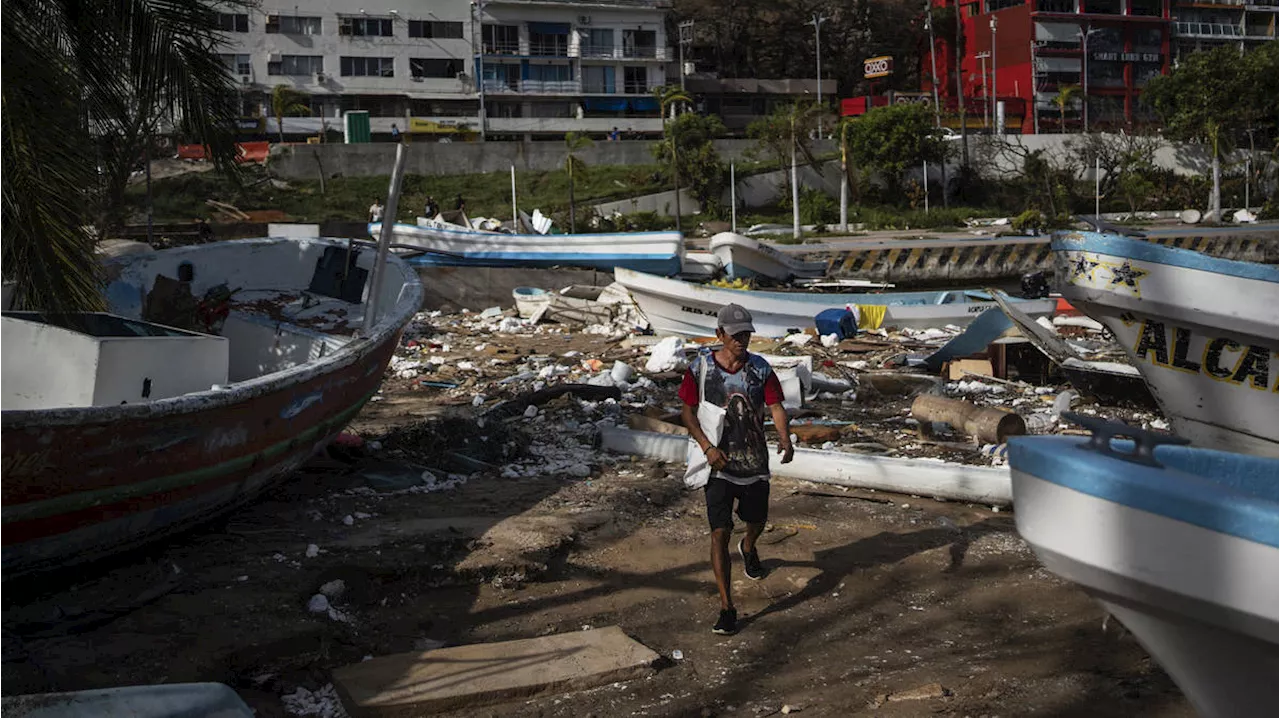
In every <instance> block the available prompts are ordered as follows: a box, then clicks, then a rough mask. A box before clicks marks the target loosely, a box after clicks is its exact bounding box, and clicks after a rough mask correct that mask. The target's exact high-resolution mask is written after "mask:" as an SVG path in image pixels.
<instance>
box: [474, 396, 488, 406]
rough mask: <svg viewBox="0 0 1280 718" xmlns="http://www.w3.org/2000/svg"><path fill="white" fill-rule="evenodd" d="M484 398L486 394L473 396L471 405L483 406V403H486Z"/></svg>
mask: <svg viewBox="0 0 1280 718" xmlns="http://www.w3.org/2000/svg"><path fill="white" fill-rule="evenodd" d="M484 400H485V396H484V394H476V395H475V396H473V397H471V405H472V406H483V405H484Z"/></svg>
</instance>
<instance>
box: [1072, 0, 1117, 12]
mask: <svg viewBox="0 0 1280 718" xmlns="http://www.w3.org/2000/svg"><path fill="white" fill-rule="evenodd" d="M1080 2H1081V5H1083V11H1084V12H1085V13H1088V14H1090V15H1119V14H1120V5H1121V0H1080Z"/></svg>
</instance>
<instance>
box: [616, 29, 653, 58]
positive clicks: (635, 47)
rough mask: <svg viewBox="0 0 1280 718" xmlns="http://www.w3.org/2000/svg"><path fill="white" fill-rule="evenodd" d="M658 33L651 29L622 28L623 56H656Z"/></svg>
mask: <svg viewBox="0 0 1280 718" xmlns="http://www.w3.org/2000/svg"><path fill="white" fill-rule="evenodd" d="M657 54H658V33H657V32H655V31H653V30H623V31H622V56H623V57H657Z"/></svg>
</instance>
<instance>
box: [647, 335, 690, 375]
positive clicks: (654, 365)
mask: <svg viewBox="0 0 1280 718" xmlns="http://www.w3.org/2000/svg"><path fill="white" fill-rule="evenodd" d="M687 363H688V362H687V361H685V357H684V340H683V339H681V338H680V337H667V338H665V339H663V340H662V341H660V342H658V343H657V344H654V345H653V349H652V350H650V352H649V361H647V362H645V365H644V370H645V371H647V372H649V373H650V374H657V373H659V372H664V371H676V370H678V369H683V368H684V367H685V365H686V364H687Z"/></svg>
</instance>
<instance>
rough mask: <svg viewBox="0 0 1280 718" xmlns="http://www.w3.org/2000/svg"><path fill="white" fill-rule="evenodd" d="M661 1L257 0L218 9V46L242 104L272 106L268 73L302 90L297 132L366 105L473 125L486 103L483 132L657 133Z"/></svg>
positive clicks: (378, 121)
mask: <svg viewBox="0 0 1280 718" xmlns="http://www.w3.org/2000/svg"><path fill="white" fill-rule="evenodd" d="M668 8H669V2H667V0H619V2H618V3H617V4H614V3H610V2H608V0H601V1H599V2H575V1H573V0H558V1H548V2H541V1H538V0H524V1H521V0H505V1H504V0H490V1H488V2H483V1H482V2H480V3H478V5H477V4H473V3H472V2H470V1H469V0H432V2H428V3H419V4H407V5H406V4H403V3H399V2H396V0H359V1H358V2H357V1H356V0H295V1H291V2H287V3H286V2H285V0H263V2H262V4H261V5H258V6H256V7H245V6H240V7H226V8H224V10H225V14H223V15H221V16H220V18H219V26H220V27H221V28H222V29H223V30H224V31H225V37H226V40H227V44H226V46H225V47H223V48H221V49H220V53H221V54H222V55H223V56H224V60H225V61H226V62H227V64H228V66H229V67H230V68H231V71H232V72H233V74H234V75H235V76H236V77H237V79H238V80H239V81H240V82H241V84H242V86H243V87H244V89H245V96H246V106H247V109H248V108H253V107H256V109H258V111H261V112H262V113H263V114H265V115H270V114H271V113H270V110H269V104H270V99H269V95H270V92H271V89H272V88H273V87H275V86H276V85H281V84H283V85H288V86H290V87H293V88H294V89H296V90H299V91H301V92H304V93H306V94H307V95H309V96H310V98H311V100H310V103H309V104H310V107H311V110H312V113H311V119H310V121H309V122H298V123H296V125H297V127H298V129H299V130H304V128H305V130H304V131H314V128H318V127H319V126H320V125H321V122H320V121H319V120H320V118H324V124H326V125H327V126H328V127H330V128H332V129H335V130H336V129H340V127H341V116H342V113H343V112H344V111H346V110H357V109H359V110H368V111H369V113H370V124H371V129H372V131H373V132H375V133H385V132H389V131H390V130H391V124H392V123H396V124H397V127H398V129H399V130H400V131H402V132H407V131H409V130H410V129H411V128H413V127H420V126H422V123H414V122H411V120H414V119H417V120H428V121H432V122H435V123H439V124H450V125H459V124H460V125H465V126H467V127H469V128H470V129H472V130H476V131H479V130H481V129H482V128H481V126H480V124H481V121H480V106H481V104H482V103H483V104H484V105H485V109H486V110H487V112H486V113H485V115H486V116H487V122H486V123H485V126H484V128H483V129H484V130H485V131H486V132H487V133H489V134H525V135H528V134H563V133H564V132H567V131H589V132H607V131H609V130H610V129H611V128H612V127H620V128H621V129H622V130H623V131H626V130H627V129H629V128H630V129H634V130H635V131H637V132H656V131H661V121H660V120H659V119H658V117H657V111H656V109H655V108H654V107H652V105H653V99H652V97H653V96H652V94H651V90H652V88H654V87H657V86H660V85H662V84H664V83H665V79H666V65H667V63H668V62H669V61H670V59H671V57H672V54H673V51H672V50H671V49H670V48H668V47H667V37H666V31H665V17H666V13H667V11H668ZM482 47H483V48H484V52H483V54H481V48H482ZM481 74H483V76H484V77H485V78H486V79H485V82H484V88H483V91H482V90H481V87H480V82H479V81H478V79H477V77H478V76H479V75H481ZM299 119H302V118H299ZM274 124H275V123H274V122H272V123H270V125H271V126H272V127H274ZM292 124H294V123H291V122H289V121H286V122H285V130H286V132H292V131H293V130H292V127H291V125H292Z"/></svg>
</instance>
